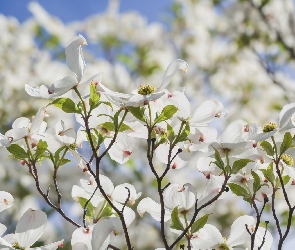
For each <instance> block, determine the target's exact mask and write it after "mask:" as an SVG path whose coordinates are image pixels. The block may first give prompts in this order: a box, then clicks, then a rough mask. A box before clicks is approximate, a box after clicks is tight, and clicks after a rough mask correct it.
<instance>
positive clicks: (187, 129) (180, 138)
mask: <svg viewBox="0 0 295 250" xmlns="http://www.w3.org/2000/svg"><path fill="white" fill-rule="evenodd" d="M189 134H190V126H189V123H186V125H185V128H184V130H183V131H182V132H181V134H180V135H179V136H177V137H176V139H175V141H174V142H173V144H174V145H176V144H177V143H179V142H182V141H186V140H188V136H189Z"/></svg>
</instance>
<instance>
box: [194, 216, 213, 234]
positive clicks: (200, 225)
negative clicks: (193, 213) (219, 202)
mask: <svg viewBox="0 0 295 250" xmlns="http://www.w3.org/2000/svg"><path fill="white" fill-rule="evenodd" d="M209 216H210V214H205V215H204V216H202V217H201V218H199V219H198V220H197V221H195V222H194V224H193V225H192V228H191V232H192V233H195V232H198V231H199V230H200V229H201V228H203V227H204V226H205V225H206V223H207V220H208V217H209Z"/></svg>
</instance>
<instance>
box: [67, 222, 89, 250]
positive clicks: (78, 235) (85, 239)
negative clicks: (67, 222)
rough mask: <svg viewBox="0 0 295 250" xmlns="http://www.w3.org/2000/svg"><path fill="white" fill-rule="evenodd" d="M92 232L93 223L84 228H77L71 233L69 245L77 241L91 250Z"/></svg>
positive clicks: (73, 244)
mask: <svg viewBox="0 0 295 250" xmlns="http://www.w3.org/2000/svg"><path fill="white" fill-rule="evenodd" d="M92 232H93V225H90V226H89V228H88V229H85V228H83V227H79V228H77V229H76V230H75V231H74V232H73V234H72V239H71V245H72V246H75V245H76V244H77V243H83V244H85V245H86V246H87V248H85V249H88V250H91V239H92ZM83 244H79V245H82V246H83ZM76 247H77V245H76ZM83 247H84V246H83ZM82 249H83V248H82ZM82 249H81V250H82Z"/></svg>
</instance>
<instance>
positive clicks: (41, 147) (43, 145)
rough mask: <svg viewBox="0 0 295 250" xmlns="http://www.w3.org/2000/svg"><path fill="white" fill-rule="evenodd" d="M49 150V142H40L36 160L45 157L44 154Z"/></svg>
mask: <svg viewBox="0 0 295 250" xmlns="http://www.w3.org/2000/svg"><path fill="white" fill-rule="evenodd" d="M47 148H48V144H47V142H46V141H42V140H40V141H39V142H38V145H37V149H36V153H35V158H36V159H38V158H40V157H41V156H43V154H44V153H45V152H46V150H47Z"/></svg>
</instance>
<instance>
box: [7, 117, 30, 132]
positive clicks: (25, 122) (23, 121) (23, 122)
mask: <svg viewBox="0 0 295 250" xmlns="http://www.w3.org/2000/svg"><path fill="white" fill-rule="evenodd" d="M30 125H31V121H30V119H28V118H26V117H20V118H17V119H15V121H14V122H13V123H12V125H11V127H12V128H27V129H29V128H30Z"/></svg>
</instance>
